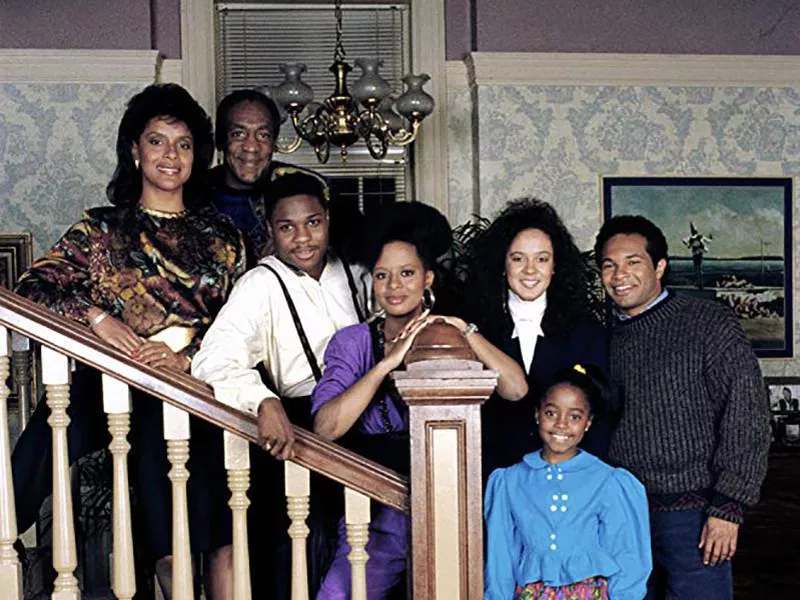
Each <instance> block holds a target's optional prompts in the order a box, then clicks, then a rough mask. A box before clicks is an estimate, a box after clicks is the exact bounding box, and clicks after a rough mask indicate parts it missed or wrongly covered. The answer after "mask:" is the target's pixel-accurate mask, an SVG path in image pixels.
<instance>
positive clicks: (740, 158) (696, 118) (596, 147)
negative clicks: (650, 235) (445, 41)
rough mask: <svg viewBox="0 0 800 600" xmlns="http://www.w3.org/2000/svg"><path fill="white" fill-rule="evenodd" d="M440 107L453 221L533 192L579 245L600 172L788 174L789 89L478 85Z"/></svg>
mask: <svg viewBox="0 0 800 600" xmlns="http://www.w3.org/2000/svg"><path fill="white" fill-rule="evenodd" d="M473 97H474V98H475V100H474V101H473V100H472V98H473ZM448 110H449V111H450V112H449V117H448V120H449V134H450V147H449V150H450V176H449V178H450V182H449V191H450V203H451V206H452V205H456V206H455V208H454V209H453V211H452V216H453V220H454V221H457V222H463V221H464V220H466V218H467V217H468V215H469V213H470V212H472V211H473V210H474V209H473V208H472V207H476V208H477V212H479V214H481V215H483V216H493V215H494V214H496V212H497V211H498V210H499V209H500V208H502V206H503V205H504V204H505V202H506V201H508V200H510V199H513V198H518V197H520V196H525V195H534V196H537V197H539V198H541V199H543V200H547V201H548V202H550V203H551V204H553V205H554V206H555V207H556V208H557V210H558V211H559V213H560V214H561V216H562V218H563V219H564V221H565V222H566V224H567V225H568V226H569V228H570V230H571V231H572V233H573V235H574V236H575V239H576V241H577V242H578V245H579V246H581V247H582V248H589V247H590V246H591V244H592V241H593V239H594V235H595V234H596V232H597V229H598V227H599V226H600V223H601V221H602V203H601V186H600V178H601V176H603V175H615V176H636V175H651V176H655V175H716V176H739V175H741V176H753V175H754V176H788V177H797V176H800V87H781V88H753V87H735V88H734V87H675V86H635V87H631V86H524V85H520V86H508V85H503V86H487V85H484V86H478V88H477V89H476V90H473V91H472V92H470V91H468V90H454V91H451V92H450V93H449V95H448ZM472 123H477V136H476V137H475V139H474V141H473V142H472V143H470V141H469V140H470V138H471V137H472V136H473V130H472V125H471V124H472ZM474 155H477V157H478V159H477V160H474ZM465 199H470V200H469V202H470V203H469V204H467V203H466V202H465ZM797 205H798V203H797V199H796V198H795V211H794V224H793V225H794V234H795V239H796V237H797V235H798V234H800V231H799V230H798V217H797V215H798V212H800V211H798V210H797ZM468 207H470V208H468ZM798 279H800V278H798V277H795V282H797V280H798ZM795 288H796V289H795V305H797V304H798V302H797V300H798V299H800V289H797V286H795ZM795 314H797V310H795ZM798 321H800V319H798V318H797V317H795V323H796V324H798ZM798 325H800V324H798ZM797 337H798V331H796V332H795V338H796V339H797ZM762 364H763V365H764V370H765V373H767V374H772V375H779V374H785V373H792V372H794V365H795V363H794V361H793V360H791V361H786V360H767V361H762Z"/></svg>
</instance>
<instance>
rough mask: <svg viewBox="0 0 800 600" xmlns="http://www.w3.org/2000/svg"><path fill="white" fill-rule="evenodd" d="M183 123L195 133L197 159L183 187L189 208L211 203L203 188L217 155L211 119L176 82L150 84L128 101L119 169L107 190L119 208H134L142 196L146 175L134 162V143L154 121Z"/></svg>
mask: <svg viewBox="0 0 800 600" xmlns="http://www.w3.org/2000/svg"><path fill="white" fill-rule="evenodd" d="M157 117H158V118H163V119H165V120H167V121H180V122H182V123H185V124H186V127H187V128H188V129H189V131H190V132H191V134H192V141H193V148H194V160H193V162H192V173H191V175H190V176H189V180H188V181H187V182H186V183H185V184H184V186H183V201H184V203H185V204H186V206H198V205H203V204H207V203H208V201H209V197H208V195H207V194H206V193H204V191H203V190H204V188H205V186H204V185H203V183H204V180H205V178H206V171H207V170H208V166H209V165H210V164H211V159H212V157H213V155H214V138H213V136H212V133H211V119H209V118H208V115H207V114H206V111H204V110H203V108H202V107H201V106H200V105H199V104H198V103H197V102H196V101H195V99H194V98H192V96H191V94H189V92H187V91H186V90H185V89H183V88H182V87H181V86H179V85H176V84H174V83H163V84H154V85H149V86H147V87H146V88H144V90H142V91H141V92H139V93H138V94H136V95H135V96H134V97H133V98H131V99H130V100H129V101H128V107H127V109H126V110H125V114H124V115H123V117H122V121H120V124H119V131H118V133H117V167H116V169H115V170H114V175H113V176H112V177H111V181H110V182H109V184H108V186H107V187H106V196H107V197H108V200H109V202H111V204H114V205H115V206H132V205H135V204H136V203H137V202H138V201H139V197H140V196H141V195H142V174H141V172H140V171H139V169H137V168H136V165H135V163H134V160H133V150H132V149H133V144H134V143H137V142H138V141H139V138H140V137H141V135H142V132H143V131H144V130H145V127H147V124H148V123H149V122H150V121H151V120H152V119H154V118H157Z"/></svg>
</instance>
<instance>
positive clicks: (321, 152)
mask: <svg viewBox="0 0 800 600" xmlns="http://www.w3.org/2000/svg"><path fill="white" fill-rule="evenodd" d="M323 139H324V140H325V143H324V144H317V145H315V146H314V154H316V155H317V161H319V162H320V163H321V164H323V165H324V164H325V163H326V162H328V158H329V157H330V155H331V143H330V142H329V141H328V138H323Z"/></svg>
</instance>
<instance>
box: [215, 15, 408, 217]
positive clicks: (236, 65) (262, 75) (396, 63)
mask: <svg viewBox="0 0 800 600" xmlns="http://www.w3.org/2000/svg"><path fill="white" fill-rule="evenodd" d="M342 24H343V43H344V48H345V52H346V53H347V54H346V60H347V62H348V63H350V65H351V66H352V67H353V71H352V72H351V74H350V76H349V77H348V84H349V85H352V84H353V83H354V82H355V81H356V80H357V78H358V77H359V76H360V74H361V73H360V69H358V68H357V67H355V64H354V62H355V60H356V59H357V58H361V57H364V58H369V57H374V58H379V59H381V60H383V66H382V67H381V69H380V73H381V75H382V76H383V77H384V79H386V80H387V81H388V82H389V83H390V84H391V85H392V88H393V95H394V96H395V97H396V96H399V95H400V94H401V93H402V91H403V84H402V82H401V80H400V78H401V77H402V76H403V75H404V74H405V73H407V72H408V71H409V70H410V60H409V44H408V30H409V22H408V6H406V5H404V4H373V5H370V4H352V5H348V4H347V3H345V4H344V6H343V17H342ZM335 44H336V20H335V18H334V11H333V3H332V2H325V3H306V4H250V3H248V4H245V3H237V4H233V3H218V4H216V73H217V88H216V91H217V99H218V100H219V99H221V98H222V97H223V96H225V95H226V94H228V93H230V92H232V91H234V90H238V89H244V88H257V89H258V88H265V87H266V88H271V87H275V86H277V85H279V84H280V83H281V82H282V81H283V74H282V73H281V72H280V71H279V70H278V65H280V64H281V63H292V62H299V63H304V64H305V65H306V67H307V71H306V72H305V73H304V74H303V81H305V82H306V83H307V84H308V85H310V86H311V87H312V89H313V90H314V100H315V101H317V102H319V101H321V100H323V99H324V98H326V97H327V96H328V95H330V94H331V92H333V86H334V78H333V75H332V74H331V72H330V71H329V70H328V69H329V67H330V65H331V63H332V62H333V49H334V46H335ZM265 91H267V93H268V94H269V92H268V90H265ZM293 136H294V129H293V127H292V125H291V123H290V122H289V121H285V122H284V123H283V124H282V125H281V135H280V139H279V140H278V142H279V145H287V142H288V141H290V140H291V139H292V138H293ZM407 152H408V151H407V148H398V147H391V146H390V148H389V153H388V154H387V156H386V159H384V160H383V161H376V160H374V159H373V158H372V157H370V156H369V153H368V152H367V149H366V147H365V146H364V143H363V142H358V143H357V144H355V145H354V146H351V147H350V148H349V149H348V160H347V164H346V165H342V164H341V159H340V157H339V152H338V150H337V149H336V148H331V155H330V159H329V161H328V163H327V164H325V165H320V164H319V163H318V162H317V160H316V157H315V155H314V151H313V149H312V148H311V147H310V146H309V145H308V144H306V143H303V145H302V146H301V148H300V149H299V150H298V151H296V152H294V153H292V154H286V155H278V156H277V158H278V159H283V160H287V161H289V162H292V163H295V164H298V165H304V166H307V167H311V168H313V169H315V170H317V171H320V172H322V173H324V174H325V175H327V176H329V177H337V178H338V177H347V176H352V177H356V178H361V179H363V180H364V181H366V179H369V178H376V177H377V178H391V179H394V180H396V183H395V185H394V187H395V188H396V189H397V193H398V196H397V199H398V200H402V199H405V189H406V180H407V179H408V170H407V162H408V160H407ZM348 174H349V175H348ZM365 178H366V179H365ZM364 181H362V183H363V182H364ZM362 187H363V186H362ZM367 187H369V186H367ZM363 200H364V199H363V198H362V202H363Z"/></svg>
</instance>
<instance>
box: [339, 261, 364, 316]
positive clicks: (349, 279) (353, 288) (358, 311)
mask: <svg viewBox="0 0 800 600" xmlns="http://www.w3.org/2000/svg"><path fill="white" fill-rule="evenodd" d="M342 266H343V267H344V274H345V275H346V276H347V285H348V286H349V287H350V295H351V296H352V297H353V306H355V308H356V315H357V316H358V322H359V323H363V322H364V321H366V320H367V319H366V315H364V312H363V311H362V310H361V305H360V304H359V303H358V288H356V282H355V279H354V278H353V273H352V272H351V271H350V267H349V265H348V264H347V262H346V261H344V260H342Z"/></svg>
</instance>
